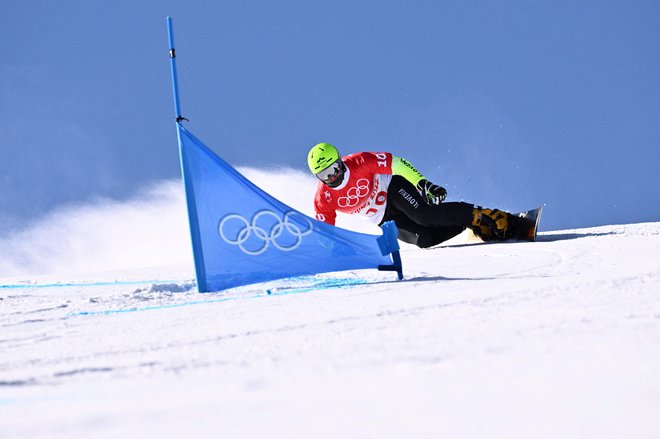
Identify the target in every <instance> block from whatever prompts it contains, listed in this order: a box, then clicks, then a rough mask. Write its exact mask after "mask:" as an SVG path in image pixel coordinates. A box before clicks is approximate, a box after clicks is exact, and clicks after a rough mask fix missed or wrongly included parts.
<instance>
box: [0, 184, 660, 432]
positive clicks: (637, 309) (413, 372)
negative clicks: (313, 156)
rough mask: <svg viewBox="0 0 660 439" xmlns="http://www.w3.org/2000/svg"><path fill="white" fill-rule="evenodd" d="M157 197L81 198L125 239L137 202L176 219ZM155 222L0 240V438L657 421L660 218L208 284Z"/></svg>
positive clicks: (34, 232)
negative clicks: (389, 269)
mask: <svg viewBox="0 0 660 439" xmlns="http://www.w3.org/2000/svg"><path fill="white" fill-rule="evenodd" d="M165 192H167V191H165ZM161 195H162V193H161ZM157 198H158V199H159V200H161V201H159V203H161V209H164V211H168V209H166V208H164V207H163V206H168V205H169V204H167V203H169V201H167V202H165V203H164V204H163V202H162V200H163V199H166V198H167V197H165V198H163V197H162V196H160V197H157ZM174 198H176V197H174ZM177 200H178V199H177ZM178 203H179V201H172V205H173V206H174V205H178ZM149 205H150V204H149V202H148V201H144V202H143V203H142V204H140V203H133V204H131V205H130V206H129V207H130V208H126V206H124V210H123V211H121V213H120V210H121V209H120V206H118V205H112V203H110V205H108V204H104V205H103V206H100V205H98V206H96V207H94V208H88V210H84V209H83V210H80V209H78V210H77V212H78V215H77V221H78V225H79V226H80V224H81V222H85V221H86V220H85V218H86V215H91V217H92V218H95V221H96V223H97V226H103V225H104V224H106V223H103V222H102V220H101V219H99V218H106V220H107V219H108V218H112V221H108V223H107V224H106V225H108V229H110V231H109V232H108V233H110V236H111V238H112V240H113V241H114V240H115V238H114V235H113V234H112V230H111V229H112V226H110V223H113V224H115V225H116V223H117V222H121V218H124V216H122V215H129V214H128V213H127V212H126V209H128V211H130V212H132V214H130V215H129V216H130V218H131V219H130V222H131V223H134V224H135V223H137V224H138V225H139V226H140V227H141V226H142V224H143V222H142V221H141V220H140V219H139V217H140V214H139V213H136V212H142V213H144V212H150V215H151V214H153V215H157V216H158V217H160V218H161V219H162V221H164V222H166V223H169V222H170V221H171V224H173V227H175V228H177V227H178V225H177V224H179V219H172V218H168V215H163V212H162V211H160V210H159V209H154V210H151V209H150V208H149ZM152 207H153V206H152ZM177 212H178V211H177ZM101 213H103V214H102V215H101ZM113 215H114V216H113ZM131 215H135V216H131ZM172 215H173V214H169V216H170V217H171V216H172ZM176 215H179V213H176ZM177 218H178V216H177ZM184 220H185V218H184ZM58 221H59V223H58ZM99 221H101V222H99ZM46 223H50V224H51V226H52V225H53V224H55V223H57V224H59V225H58V226H57V228H56V229H57V230H60V231H61V230H67V227H69V228H71V229H70V230H78V231H80V230H83V229H85V227H83V228H82V229H81V228H80V227H78V228H77V229H76V227H74V226H72V225H71V224H68V225H67V223H66V220H64V219H62V218H59V219H57V218H56V217H52V218H50V219H48V221H46ZM46 223H40V224H37V225H36V226H35V227H34V228H32V229H30V230H26V231H25V232H23V234H22V235H21V239H22V240H23V242H24V243H25V244H26V245H27V243H31V244H33V245H37V242H38V240H37V238H36V236H42V237H43V235H39V232H38V229H39V228H40V227H41V229H42V230H46V229H48V227H50V226H48V225H46ZM144 223H145V224H146V223H148V221H146V220H145V221H144ZM51 230H53V229H51ZM90 230H91V227H90ZM177 230H178V229H177ZM53 231H54V232H55V231H56V230H53ZM149 233H153V231H152V230H150V229H148V228H147V227H146V226H145V231H144V235H145V236H147V238H145V239H147V241H146V242H145V241H144V240H141V238H140V236H141V235H140V234H134V235H133V238H132V241H131V239H129V238H126V239H124V240H123V241H121V242H120V243H117V244H116V245H117V248H118V249H119V250H121V251H119V250H117V251H118V253H117V254H114V256H116V258H113V257H112V256H113V254H109V253H107V254H98V252H101V253H102V251H106V252H108V251H109V250H108V249H110V248H114V247H112V246H111V245H110V244H109V243H108V244H107V246H106V247H103V246H100V245H98V244H97V246H96V248H97V254H95V253H94V252H93V251H92V250H89V249H88V251H90V252H91V253H89V254H88V260H90V261H91V260H94V259H95V258H97V257H98V259H99V260H100V261H104V264H105V265H104V266H100V265H97V264H98V263H96V262H88V264H89V265H87V266H86V267H85V265H84V262H83V259H82V258H81V259H80V260H77V259H75V258H74V257H73V256H75V255H77V254H78V253H77V252H78V251H79V250H78V248H77V247H76V246H75V245H73V243H71V242H69V241H66V240H65V241H64V244H63V245H65V248H66V249H67V250H66V251H67V252H68V253H67V255H69V256H71V257H72V261H71V264H70V265H69V267H68V269H67V264H66V262H67V260H66V257H65V256H63V255H62V254H60V255H59V257H60V258H61V259H59V260H57V257H54V259H56V260H54V261H51V262H50V264H49V263H48V262H47V261H46V260H45V259H39V256H38V254H39V253H42V254H44V253H46V254H50V255H51V256H52V255H53V254H54V253H53V252H54V251H55V246H54V245H53V246H52V248H51V247H50V246H49V244H48V240H47V239H44V240H43V242H42V243H41V244H42V245H41V247H39V248H40V249H41V252H32V253H30V252H28V249H23V250H21V249H20V246H19V245H18V242H17V241H16V240H15V239H14V238H11V239H6V240H5V241H4V242H3V244H4V245H5V246H4V248H6V249H8V251H7V252H5V254H4V258H5V259H4V260H2V259H0V262H2V263H1V264H0V269H2V270H4V271H3V272H2V275H1V277H2V279H0V285H1V287H0V309H1V314H0V328H1V329H0V437H2V438H13V437H43V438H59V437H61V438H71V437H80V438H87V437H95V438H113V439H114V438H117V437H122V438H132V437H244V436H250V437H256V436H260V437H265V436H267V437H448V438H471V437H476V438H484V437H487V438H557V437H561V438H583V437H598V438H622V437H635V438H657V437H660V422H659V421H658V413H660V223H645V224H629V225H613V226H604V227H598V228H590V229H579V230H563V231H554V232H543V233H541V235H540V236H539V240H538V241H537V242H534V243H529V242H517V243H499V244H484V243H480V242H476V241H474V240H473V239H471V238H470V237H469V235H467V234H465V235H461V236H459V237H458V238H456V239H454V240H453V241H452V242H449V243H447V245H444V246H442V247H438V248H434V249H430V250H420V249H417V248H414V247H410V246H404V247H403V249H402V258H403V263H404V274H405V279H404V280H403V281H397V280H396V275H395V274H394V273H379V272H377V271H370V270H364V271H362V270H361V271H355V272H340V273H330V274H324V275H319V276H312V277H304V278H296V279H286V280H281V281H276V282H270V283H268V284H260V285H252V286H246V287H241V288H236V289H233V290H227V291H222V292H217V293H208V294H198V293H195V292H194V283H193V281H192V280H191V279H192V269H191V266H190V263H189V260H188V259H187V257H188V256H189V249H188V248H187V247H186V246H185V245H182V246H181V248H182V250H181V253H182V254H183V256H181V255H177V256H176V257H173V258H172V259H168V258H167V257H165V256H161V258H160V259H159V258H156V262H150V261H144V260H142V261H140V260H136V259H135V257H134V253H137V254H142V253H141V252H143V250H141V248H142V246H149V245H157V243H151V241H150V240H149V239H150V238H148V237H149V236H151V235H149ZM178 233H179V232H178V231H177V232H173V234H174V235H176V236H179V235H178ZM99 234H100V235H102V233H101V232H99ZM64 235H66V234H65V233H62V236H64ZM100 235H99V236H100ZM181 235H182V236H184V235H185V233H183V232H182V233H181ZM31 237H32V238H31ZM97 238H98V236H97V235H90V237H89V239H88V241H91V242H92V243H93V242H94V239H97ZM30 239H33V241H30ZM98 239H100V238H98ZM182 239H183V238H182ZM79 244H80V245H79V247H80V248H83V249H86V248H87V247H86V245H88V244H89V243H85V242H80V243H79ZM177 245H178V244H177ZM161 250H162V249H161ZM122 253H125V254H126V256H127V257H128V258H129V260H130V261H131V263H130V264H125V263H124V262H120V261H115V259H117V260H119V259H121V256H122ZM7 255H9V256H7ZM178 258H180V260H179V259H178ZM140 262H141V263H142V264H140ZM113 264H114V265H113ZM25 267H29V269H30V270H32V271H31V272H27V271H25V270H27V269H26V268H25ZM37 268H40V269H42V270H44V272H46V271H47V270H46V269H48V268H50V269H52V270H54V271H51V274H48V275H43V276H37V275H36V274H35V273H36V272H35V271H34V270H36V269H37ZM83 268H88V271H87V272H84V270H82V269H83ZM102 268H105V269H106V270H103V269H102ZM21 270H24V271H23V272H22V271H21ZM93 270H96V272H93Z"/></svg>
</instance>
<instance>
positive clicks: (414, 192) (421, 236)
mask: <svg viewBox="0 0 660 439" xmlns="http://www.w3.org/2000/svg"><path fill="white" fill-rule="evenodd" d="M307 164H308V165H309V169H310V170H311V171H312V173H313V174H314V175H315V176H316V177H317V178H318V179H319V180H320V182H319V185H318V188H317V190H316V196H315V198H314V210H315V211H316V218H317V219H318V220H320V221H324V222H326V223H328V224H332V225H334V224H335V219H336V216H337V214H336V212H337V211H339V212H343V213H348V214H360V215H364V216H366V217H368V218H369V219H371V220H372V221H373V222H374V223H376V224H378V225H380V224H383V223H384V222H385V221H390V220H392V221H394V222H395V223H396V226H397V228H398V229H399V239H400V240H401V241H404V242H407V243H410V244H415V245H417V246H418V247H422V248H427V247H431V246H434V245H437V244H439V243H441V242H443V241H446V240H448V239H450V238H452V237H454V236H456V235H458V234H460V233H461V232H463V230H465V229H466V228H467V227H470V228H471V229H472V231H473V232H474V233H475V234H476V235H477V236H479V237H480V238H481V239H483V240H484V241H504V240H507V239H511V238H514V236H515V233H514V231H513V230H512V228H514V227H515V223H516V217H514V216H513V215H511V214H509V213H507V212H504V211H501V210H497V209H483V208H481V207H477V206H474V205H473V204H469V203H463V202H448V203H443V201H444V200H445V198H446V197H447V191H446V190H445V189H444V188H443V187H441V186H438V185H436V184H434V183H431V182H430V181H428V180H427V179H426V178H425V177H424V176H423V175H422V174H421V173H420V172H419V171H418V170H417V169H415V167H414V166H413V165H412V164H410V162H408V161H407V160H405V159H403V158H401V157H397V156H394V155H392V154H390V153H388V152H360V153H356V154H351V155H348V156H345V157H340V155H339V152H338V151H337V148H335V147H334V146H333V145H331V144H329V143H319V144H317V145H315V146H314V147H312V149H311V150H310V151H309V154H308V155H307Z"/></svg>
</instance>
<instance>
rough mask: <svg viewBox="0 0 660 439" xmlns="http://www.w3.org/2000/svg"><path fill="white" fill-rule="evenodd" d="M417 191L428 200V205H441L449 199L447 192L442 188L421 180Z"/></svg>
mask: <svg viewBox="0 0 660 439" xmlns="http://www.w3.org/2000/svg"><path fill="white" fill-rule="evenodd" d="M417 190H418V191H419V193H420V194H422V195H423V196H424V198H426V202H427V203H428V204H440V203H442V202H443V201H444V199H445V198H447V191H446V190H445V188H443V187H442V186H438V185H437V184H433V183H431V182H430V181H428V180H425V179H421V180H419V183H417Z"/></svg>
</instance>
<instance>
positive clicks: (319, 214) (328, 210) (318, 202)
mask: <svg viewBox="0 0 660 439" xmlns="http://www.w3.org/2000/svg"><path fill="white" fill-rule="evenodd" d="M321 197H322V195H321V192H320V191H317V192H316V196H315V197H314V211H315V212H316V219H317V220H319V221H323V222H324V223H327V224H330V225H331V226H334V225H335V221H336V219H337V212H336V210H335V209H334V207H333V206H332V205H331V204H330V203H327V202H324V201H323V199H322V198H321Z"/></svg>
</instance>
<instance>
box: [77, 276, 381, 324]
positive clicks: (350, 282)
mask: <svg viewBox="0 0 660 439" xmlns="http://www.w3.org/2000/svg"><path fill="white" fill-rule="evenodd" d="M366 283H368V281H367V280H365V279H356V278H340V279H337V278H331V279H324V280H322V281H320V282H318V283H316V284H314V285H309V286H303V287H294V288H283V289H281V290H277V289H275V288H273V289H264V290H260V292H255V293H254V294H252V295H249V296H225V297H219V298H215V299H207V300H192V301H187V302H180V303H169V304H164V305H155V306H145V307H141V308H138V307H132V308H123V309H105V310H96V311H78V312H75V313H70V314H67V316H90V315H111V314H124V313H132V312H141V311H154V310H162V309H169V308H181V307H184V306H193V305H201V304H205V303H218V302H229V301H233V300H247V299H259V298H263V297H270V296H285V295H288V294H300V293H308V292H312V291H318V290H326V289H335V288H337V289H339V288H349V287H352V286H355V285H362V284H366ZM209 294H212V293H209Z"/></svg>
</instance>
